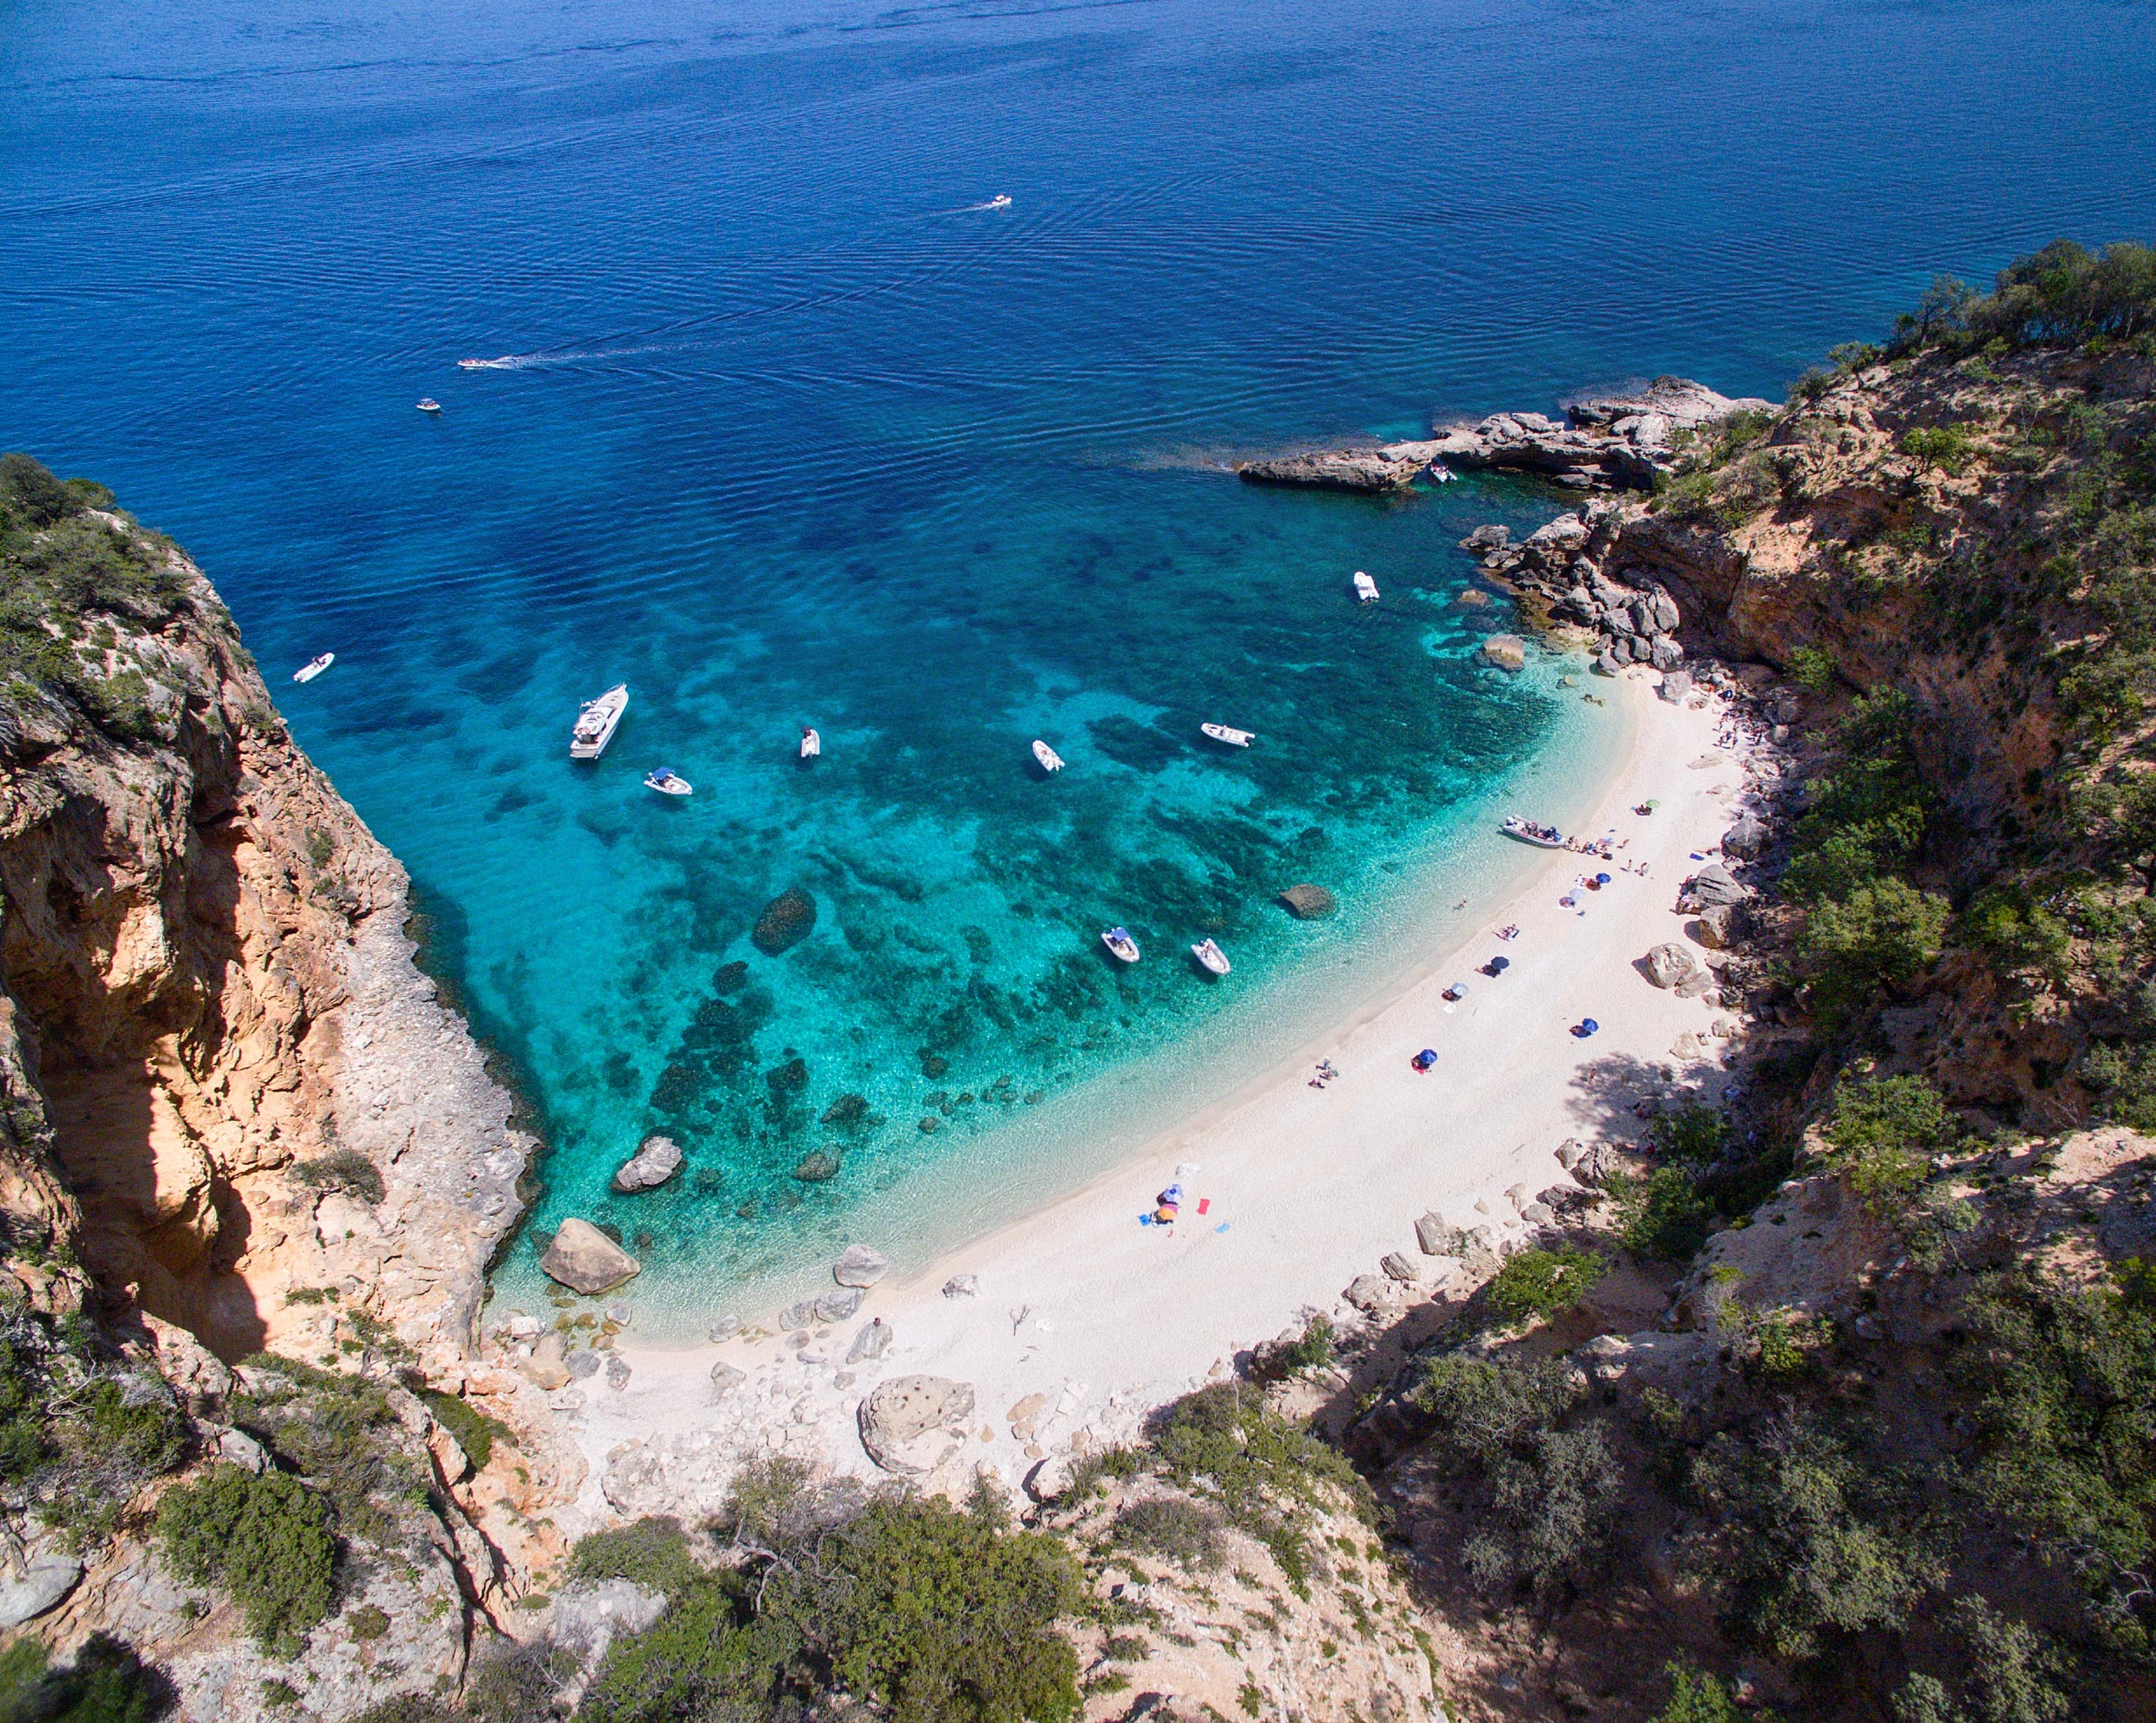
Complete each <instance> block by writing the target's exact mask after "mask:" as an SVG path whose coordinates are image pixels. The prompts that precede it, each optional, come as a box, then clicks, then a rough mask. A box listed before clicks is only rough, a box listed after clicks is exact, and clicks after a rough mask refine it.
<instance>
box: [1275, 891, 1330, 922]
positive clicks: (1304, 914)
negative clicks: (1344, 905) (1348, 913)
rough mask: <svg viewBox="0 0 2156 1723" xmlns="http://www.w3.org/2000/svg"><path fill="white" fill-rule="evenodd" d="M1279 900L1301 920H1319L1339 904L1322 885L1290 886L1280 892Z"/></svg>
mask: <svg viewBox="0 0 2156 1723" xmlns="http://www.w3.org/2000/svg"><path fill="white" fill-rule="evenodd" d="M1280 900H1281V902H1282V903H1284V904H1286V905H1288V911H1289V912H1290V913H1291V914H1293V915H1294V916H1295V917H1296V918H1297V919H1299V920H1301V921H1318V920H1321V919H1322V918H1325V917H1326V916H1329V915H1331V914H1332V912H1334V911H1335V910H1337V909H1338V908H1339V906H1340V905H1339V904H1338V902H1337V901H1335V899H1334V898H1333V896H1332V893H1330V892H1328V891H1327V890H1326V888H1325V887H1323V886H1307V885H1305V886H1290V887H1288V889H1287V890H1286V891H1284V892H1282V893H1281V894H1280Z"/></svg>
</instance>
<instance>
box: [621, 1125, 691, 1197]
mask: <svg viewBox="0 0 2156 1723" xmlns="http://www.w3.org/2000/svg"><path fill="white" fill-rule="evenodd" d="M680 1165H681V1145H680V1143H676V1142H675V1141H674V1139H673V1138H672V1137H645V1138H644V1140H643V1142H642V1143H640V1144H639V1145H638V1146H637V1150H636V1153H635V1154H634V1155H632V1156H630V1157H629V1159H627V1160H626V1161H624V1162H622V1164H621V1168H620V1170H619V1171H617V1173H616V1174H615V1175H614V1188H615V1189H616V1190H617V1191H648V1190H655V1189H656V1188H657V1187H659V1186H661V1185H663V1184H664V1183H666V1181H667V1180H668V1179H670V1178H672V1177H673V1176H674V1174H675V1173H676V1172H677V1171H679V1170H680Z"/></svg>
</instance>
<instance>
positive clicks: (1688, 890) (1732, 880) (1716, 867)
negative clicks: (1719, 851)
mask: <svg viewBox="0 0 2156 1723" xmlns="http://www.w3.org/2000/svg"><path fill="white" fill-rule="evenodd" d="M1684 895H1685V896H1687V897H1689V898H1690V899H1691V900H1692V901H1693V902H1694V903H1695V904H1696V905H1699V906H1700V907H1702V908H1705V907H1706V906H1707V905H1710V904H1740V903H1742V902H1743V901H1744V900H1745V899H1746V898H1748V897H1750V896H1751V895H1752V888H1751V887H1749V886H1746V885H1745V884H1743V883H1742V882H1741V881H1739V880H1738V878H1737V876H1736V875H1735V874H1733V873H1731V872H1730V871H1729V869H1728V868H1724V867H1722V866H1720V864H1719V863H1709V864H1708V866H1706V867H1704V868H1701V869H1700V870H1699V872H1698V873H1696V874H1693V875H1692V877H1691V878H1690V879H1689V880H1686V881H1685V882H1684Z"/></svg>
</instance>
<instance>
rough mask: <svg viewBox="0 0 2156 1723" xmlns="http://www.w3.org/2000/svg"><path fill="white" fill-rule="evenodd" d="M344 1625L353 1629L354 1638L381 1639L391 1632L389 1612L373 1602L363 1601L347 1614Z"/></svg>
mask: <svg viewBox="0 0 2156 1723" xmlns="http://www.w3.org/2000/svg"><path fill="white" fill-rule="evenodd" d="M344 1625H345V1626H348V1627H349V1628H350V1629H351V1630H352V1637H353V1638H354V1639H360V1640H367V1639H379V1638H381V1637H382V1635H383V1634H385V1633H386V1632H389V1612H388V1611H387V1610H385V1609H379V1608H377V1607H375V1606H374V1605H373V1604H371V1603H362V1604H361V1605H360V1607H358V1608H357V1609H354V1610H352V1611H350V1612H349V1613H347V1614H346V1616H345V1618H344Z"/></svg>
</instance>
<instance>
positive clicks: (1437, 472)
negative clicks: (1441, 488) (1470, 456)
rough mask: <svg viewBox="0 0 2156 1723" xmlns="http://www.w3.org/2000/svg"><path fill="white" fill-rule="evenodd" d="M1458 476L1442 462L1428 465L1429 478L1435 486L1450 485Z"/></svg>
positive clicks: (1433, 462)
mask: <svg viewBox="0 0 2156 1723" xmlns="http://www.w3.org/2000/svg"><path fill="white" fill-rule="evenodd" d="M1459 476H1460V475H1459V474H1458V473H1455V472H1454V471H1453V470H1452V469H1451V467H1447V466H1446V465H1445V463H1444V462H1443V461H1432V462H1431V463H1430V477H1431V479H1432V482H1434V483H1436V484H1439V485H1450V484H1451V482H1452V481H1453V480H1454V479H1457V478H1458V477H1459Z"/></svg>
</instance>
